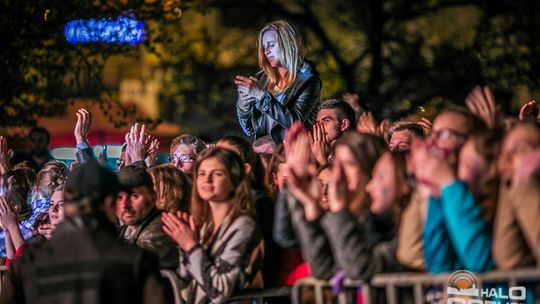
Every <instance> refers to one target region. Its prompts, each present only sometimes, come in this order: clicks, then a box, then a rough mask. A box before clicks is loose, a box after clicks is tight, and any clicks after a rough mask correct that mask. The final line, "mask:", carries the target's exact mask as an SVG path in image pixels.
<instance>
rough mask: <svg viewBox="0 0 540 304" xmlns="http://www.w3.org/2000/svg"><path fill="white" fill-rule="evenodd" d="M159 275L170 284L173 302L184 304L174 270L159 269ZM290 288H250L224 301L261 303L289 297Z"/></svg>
mask: <svg viewBox="0 0 540 304" xmlns="http://www.w3.org/2000/svg"><path fill="white" fill-rule="evenodd" d="M161 276H162V277H164V278H166V279H167V280H168V281H169V283H170V284H171V288H172V291H173V294H174V303H175V304H184V301H183V300H182V298H181V296H180V281H179V280H178V276H177V274H176V272H174V271H172V270H161ZM289 295H290V288H289V287H281V288H267V289H251V290H245V291H242V292H240V293H237V294H235V295H233V296H232V297H231V298H230V299H229V300H228V301H227V302H226V303H234V302H241V301H242V302H249V303H253V304H255V303H256V304H263V303H264V300H265V299H270V298H281V297H287V298H288V297H289Z"/></svg>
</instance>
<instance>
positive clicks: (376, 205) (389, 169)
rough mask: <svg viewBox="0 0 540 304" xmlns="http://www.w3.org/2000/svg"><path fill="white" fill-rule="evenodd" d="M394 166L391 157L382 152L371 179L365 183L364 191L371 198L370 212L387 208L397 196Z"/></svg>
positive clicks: (376, 212) (378, 211)
mask: <svg viewBox="0 0 540 304" xmlns="http://www.w3.org/2000/svg"><path fill="white" fill-rule="evenodd" d="M395 172H396V168H395V166H394V162H393V161H392V157H391V156H390V154H388V153H384V154H383V155H382V156H381V157H380V158H379V160H378V161H377V163H376V164H375V167H374V168H373V174H372V178H371V180H370V181H369V182H368V184H367V185H366V192H367V193H368V194H369V197H370V198H371V206H370V209H371V212H372V213H373V214H381V213H383V212H384V211H386V210H388V209H389V208H390V207H391V206H392V203H393V202H394V201H396V199H397V197H398V196H399V193H398V189H399V187H398V185H397V181H396V176H395Z"/></svg>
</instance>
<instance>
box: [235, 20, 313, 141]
mask: <svg viewBox="0 0 540 304" xmlns="http://www.w3.org/2000/svg"><path fill="white" fill-rule="evenodd" d="M258 46H259V48H258V58H259V67H260V68H261V71H260V72H259V73H258V74H257V77H253V76H251V77H245V76H236V78H235V80H234V83H235V84H236V85H237V91H238V102H237V104H236V113H237V116H238V121H239V123H240V125H241V127H242V129H243V130H244V133H246V135H248V136H251V135H254V136H255V139H259V138H262V137H270V138H271V139H272V140H273V141H274V142H275V143H276V144H279V143H281V142H282V141H283V136H284V133H285V130H286V129H287V128H289V127H290V126H291V125H292V123H293V122H294V121H297V120H299V121H301V122H302V123H303V124H304V126H305V127H306V128H307V129H311V127H312V125H313V123H314V122H315V118H316V117H317V105H318V102H319V98H320V92H321V86H322V83H321V80H320V78H319V73H318V72H317V70H316V69H315V66H314V65H313V63H311V62H310V61H309V60H307V59H306V58H305V57H304V50H303V45H302V39H301V36H300V33H299V32H298V31H297V30H296V29H295V28H294V27H293V26H292V25H291V24H289V23H287V22H286V21H282V20H277V21H273V22H270V23H268V24H266V25H265V26H264V27H263V28H262V30H261V31H260V32H259V38H258Z"/></svg>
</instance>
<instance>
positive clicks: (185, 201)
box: [147, 164, 191, 213]
mask: <svg viewBox="0 0 540 304" xmlns="http://www.w3.org/2000/svg"><path fill="white" fill-rule="evenodd" d="M147 171H148V173H149V174H150V175H151V176H152V179H153V180H154V192H155V193H156V207H157V208H158V209H159V210H164V211H168V212H174V213H176V211H182V212H188V211H189V199H190V196H191V184H190V182H189V179H188V177H187V176H186V174H185V173H184V172H182V171H181V170H179V169H177V168H176V167H173V166H171V165H169V164H165V165H159V166H154V167H152V168H149V169H148V170H147Z"/></svg>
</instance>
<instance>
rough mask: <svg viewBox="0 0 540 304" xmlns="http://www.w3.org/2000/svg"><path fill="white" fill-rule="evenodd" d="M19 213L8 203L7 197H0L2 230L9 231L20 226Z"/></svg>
mask: <svg viewBox="0 0 540 304" xmlns="http://www.w3.org/2000/svg"><path fill="white" fill-rule="evenodd" d="M18 222H19V220H18V218H17V212H16V211H15V210H14V208H13V206H11V204H10V203H9V202H8V201H7V199H6V197H5V196H3V195H0V228H2V229H3V230H4V231H6V230H7V231H9V230H10V229H13V228H14V227H15V226H17V225H18ZM17 228H18V227H17Z"/></svg>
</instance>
